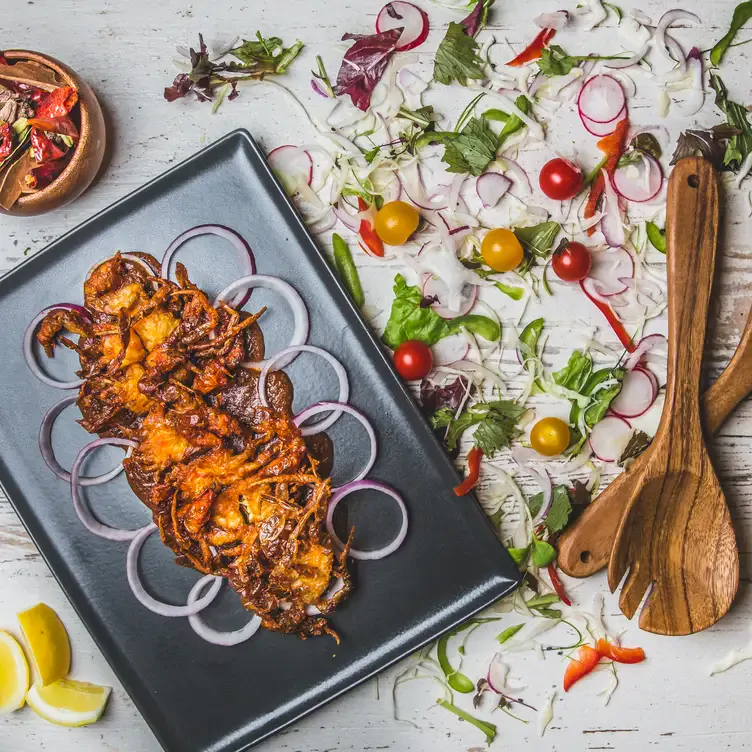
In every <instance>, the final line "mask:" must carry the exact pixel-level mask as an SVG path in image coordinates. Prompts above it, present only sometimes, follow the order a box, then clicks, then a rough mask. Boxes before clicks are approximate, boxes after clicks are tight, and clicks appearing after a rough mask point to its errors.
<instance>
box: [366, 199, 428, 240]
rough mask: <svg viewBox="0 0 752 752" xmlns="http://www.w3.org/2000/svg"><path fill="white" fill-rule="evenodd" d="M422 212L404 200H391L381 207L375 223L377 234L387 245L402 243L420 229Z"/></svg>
mask: <svg viewBox="0 0 752 752" xmlns="http://www.w3.org/2000/svg"><path fill="white" fill-rule="evenodd" d="M419 222H420V214H418V210H417V209H416V208H415V207H414V206H410V204H406V203H405V202H404V201H390V202H389V203H388V204H384V206H382V207H381V209H379V211H378V214H377V215H376V221H375V223H374V229H375V230H376V234H377V235H378V236H379V237H380V238H381V240H382V241H383V242H384V243H386V244H387V245H402V244H403V243H407V241H408V239H409V237H410V236H411V235H412V234H413V233H414V232H415V231H416V230H417V229H418V223H419Z"/></svg>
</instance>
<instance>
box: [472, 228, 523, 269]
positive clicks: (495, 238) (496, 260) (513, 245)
mask: <svg viewBox="0 0 752 752" xmlns="http://www.w3.org/2000/svg"><path fill="white" fill-rule="evenodd" d="M480 254H481V256H483V261H484V262H485V263H486V264H488V266H490V267H491V268H492V269H493V270H494V271H495V272H510V271H512V269H514V268H515V267H517V266H519V265H520V263H522V258H523V256H524V255H525V254H524V252H523V250H522V245H521V244H520V241H519V240H517V236H516V235H515V234H514V233H513V232H512V231H511V230H507V229H505V228H504V227H500V228H498V229H497V230H491V232H489V233H488V235H486V237H485V238H483V243H482V244H481V247H480Z"/></svg>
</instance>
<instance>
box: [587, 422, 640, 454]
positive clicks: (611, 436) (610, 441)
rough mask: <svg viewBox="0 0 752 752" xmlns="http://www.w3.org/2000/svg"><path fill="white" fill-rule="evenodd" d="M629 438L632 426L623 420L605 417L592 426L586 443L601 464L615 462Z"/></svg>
mask: <svg viewBox="0 0 752 752" xmlns="http://www.w3.org/2000/svg"><path fill="white" fill-rule="evenodd" d="M631 436H632V426H630V425H629V423H628V422H627V421H626V420H624V418H620V417H618V416H617V415H607V416H606V417H605V418H603V419H602V420H600V421H598V422H597V423H596V424H595V426H593V430H592V432H591V433H590V436H589V437H588V443H589V444H590V448H591V449H592V450H593V454H594V455H595V456H596V457H597V458H598V459H599V460H600V461H601V462H616V461H617V460H618V459H619V457H621V455H622V452H623V451H624V450H625V449H626V447H627V444H628V443H629V439H630V437H631Z"/></svg>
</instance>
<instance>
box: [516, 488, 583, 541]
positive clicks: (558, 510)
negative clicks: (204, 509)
mask: <svg viewBox="0 0 752 752" xmlns="http://www.w3.org/2000/svg"><path fill="white" fill-rule="evenodd" d="M541 504H543V494H542V493H537V494H535V496H531V497H530V498H529V499H528V502H527V505H528V507H529V508H530V514H531V515H532V516H533V517H535V516H536V515H537V514H538V512H540V508H541ZM571 513H572V503H571V501H570V499H569V491H568V490H567V487H566V486H554V489H553V498H552V500H551V508H550V509H549V510H548V513H547V514H546V516H545V518H544V522H545V525H546V527H547V528H548V532H549V533H551V534H553V533H560V532H561V531H562V530H563V529H564V528H565V527H566V526H567V524H568V522H569V515H570V514H571Z"/></svg>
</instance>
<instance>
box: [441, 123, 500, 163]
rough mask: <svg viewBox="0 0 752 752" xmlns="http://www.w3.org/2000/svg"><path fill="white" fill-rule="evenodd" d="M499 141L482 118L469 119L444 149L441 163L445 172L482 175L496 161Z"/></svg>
mask: <svg viewBox="0 0 752 752" xmlns="http://www.w3.org/2000/svg"><path fill="white" fill-rule="evenodd" d="M498 148H499V139H498V138H497V137H496V135H495V134H494V132H493V131H492V130H491V128H490V127H489V125H488V123H487V122H486V121H485V120H483V119H482V118H475V117H474V118H470V120H468V121H467V124H466V125H465V127H464V128H463V129H462V131H461V132H460V133H459V134H456V135H455V136H454V138H452V139H451V140H449V141H448V142H447V144H446V147H445V149H444V159H443V161H444V162H445V163H446V164H447V172H458V173H470V174H471V175H475V176H478V175H482V174H483V172H484V171H485V169H486V167H488V165H489V164H490V163H491V162H493V160H494V159H496V151H497V149H498Z"/></svg>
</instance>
